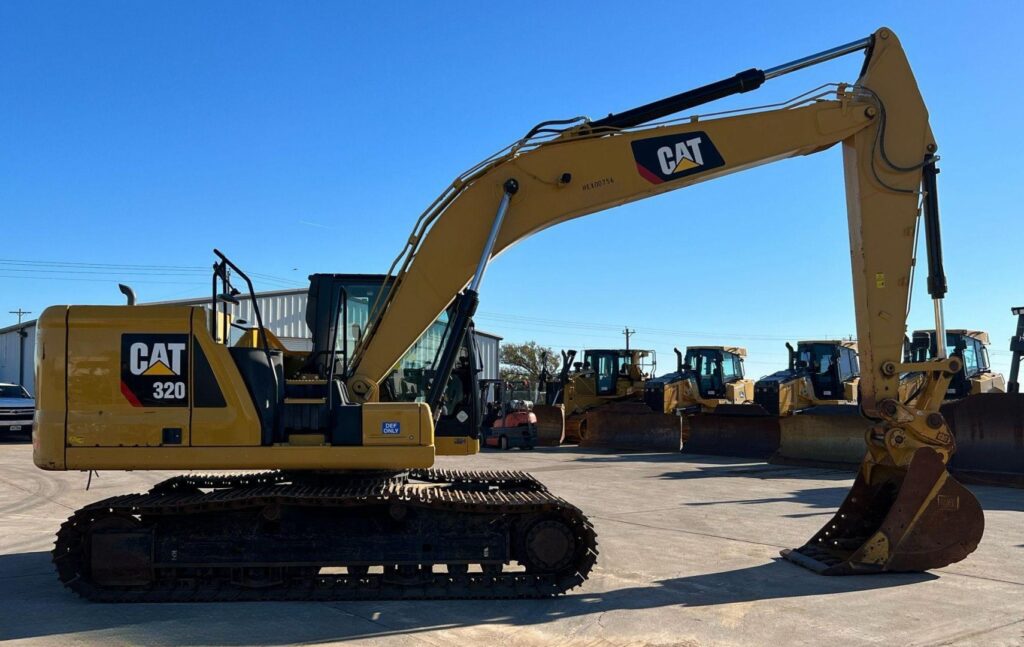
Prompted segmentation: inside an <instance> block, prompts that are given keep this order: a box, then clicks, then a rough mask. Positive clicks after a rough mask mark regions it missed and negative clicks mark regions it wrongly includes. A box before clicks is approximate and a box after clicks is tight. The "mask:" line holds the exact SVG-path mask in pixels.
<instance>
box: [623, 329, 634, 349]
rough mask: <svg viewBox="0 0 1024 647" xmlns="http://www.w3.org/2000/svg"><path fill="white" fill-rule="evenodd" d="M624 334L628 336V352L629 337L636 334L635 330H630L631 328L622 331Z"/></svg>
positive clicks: (627, 345)
mask: <svg viewBox="0 0 1024 647" xmlns="http://www.w3.org/2000/svg"><path fill="white" fill-rule="evenodd" d="M622 334H623V335H625V336H626V350H629V337H630V335H634V334H636V331H635V330H630V329H629V326H626V327H625V328H623V329H622Z"/></svg>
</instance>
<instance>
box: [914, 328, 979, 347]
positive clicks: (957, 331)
mask: <svg viewBox="0 0 1024 647" xmlns="http://www.w3.org/2000/svg"><path fill="white" fill-rule="evenodd" d="M917 333H923V334H929V335H934V334H935V330H915V331H914V334H915V335H916V334H917ZM946 334H947V335H949V334H953V335H963V336H964V337H973V338H974V339H977V340H978V341H980V342H981V343H983V344H985V345H986V346H988V343H989V342H988V333H987V332H985V331H984V330H967V329H966V328H946Z"/></svg>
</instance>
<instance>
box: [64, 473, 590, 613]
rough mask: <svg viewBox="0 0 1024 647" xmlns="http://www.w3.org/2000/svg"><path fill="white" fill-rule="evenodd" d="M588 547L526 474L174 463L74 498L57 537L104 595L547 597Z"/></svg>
mask: <svg viewBox="0 0 1024 647" xmlns="http://www.w3.org/2000/svg"><path fill="white" fill-rule="evenodd" d="M596 559H597V540H596V535H595V533H594V529H593V527H592V526H591V524H590V522H589V521H588V520H587V518H586V517H585V516H584V515H583V513H582V512H581V511H580V510H579V509H578V508H576V507H575V506H573V505H571V504H569V503H568V502H566V501H564V500H563V499H561V498H559V497H557V496H555V495H553V494H551V493H550V492H549V491H548V490H547V488H546V487H545V486H544V485H543V484H542V483H540V482H539V481H537V480H536V479H534V478H533V477H532V476H530V475H529V474H526V473H524V472H494V471H489V472H470V471H455V470H436V469H424V470H410V471H406V472H390V473H386V472H382V473H366V472H362V473H360V472H353V473H337V472H335V473H331V472H319V473H318V472H284V471H278V472H263V473H259V474H240V475H229V476H199V475H197V476H193V475H187V476H177V477H174V478H171V479H168V480H167V481H163V482H161V483H159V484H157V485H155V486H154V487H153V488H152V489H151V490H150V491H149V492H146V493H142V494H128V495H123V496H116V497H112V498H109V499H105V500H103V501H98V502H96V503H93V504H91V505H88V506H86V507H84V508H82V509H80V510H78V511H77V512H75V513H74V514H73V515H72V516H71V517H70V518H69V519H68V520H67V521H66V522H64V524H63V525H62V526H61V528H60V531H59V532H58V534H57V541H56V544H55V547H54V550H53V561H54V564H55V565H56V568H57V573H58V576H59V578H60V580H61V582H63V583H64V585H65V586H66V587H68V588H70V589H71V590H73V591H74V592H75V593H77V594H79V595H80V596H82V597H84V598H87V599H90V600H95V601H103V602H197V601H235V600H237V601H253V600H380V599H450V598H458V599H462V598H546V597H552V596H556V595H560V594H562V593H565V592H566V591H569V590H571V589H573V588H575V587H576V586H579V585H580V584H582V583H583V582H584V581H585V580H586V578H587V575H588V574H589V572H590V570H591V568H592V567H593V565H594V563H595V561H596ZM510 562H516V563H517V564H518V566H519V570H511V568H514V567H510V566H509V563H510Z"/></svg>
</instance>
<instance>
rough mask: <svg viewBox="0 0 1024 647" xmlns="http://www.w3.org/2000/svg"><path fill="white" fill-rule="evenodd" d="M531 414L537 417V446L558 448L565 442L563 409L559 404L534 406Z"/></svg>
mask: <svg viewBox="0 0 1024 647" xmlns="http://www.w3.org/2000/svg"><path fill="white" fill-rule="evenodd" d="M533 413H534V415H535V416H537V444H538V445H540V446H541V447H558V446H559V445H561V444H562V442H563V441H564V440H565V407H564V406H563V405H561V404H556V405H550V404H535V405H533Z"/></svg>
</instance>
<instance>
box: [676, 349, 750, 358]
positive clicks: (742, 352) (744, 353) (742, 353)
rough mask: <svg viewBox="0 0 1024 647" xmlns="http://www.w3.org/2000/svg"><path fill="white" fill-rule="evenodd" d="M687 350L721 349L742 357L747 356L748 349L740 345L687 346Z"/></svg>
mask: <svg viewBox="0 0 1024 647" xmlns="http://www.w3.org/2000/svg"><path fill="white" fill-rule="evenodd" d="M686 350H687V352H689V351H691V350H720V351H723V352H726V353H732V354H733V355H739V356H740V357H746V356H747V349H746V348H742V347H740V346H687V347H686Z"/></svg>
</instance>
